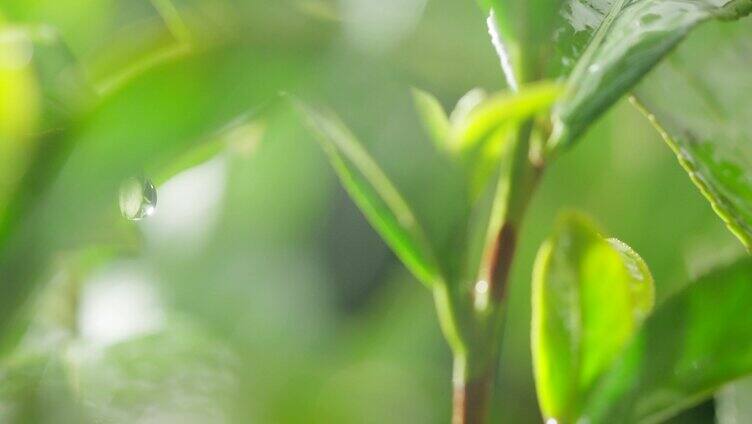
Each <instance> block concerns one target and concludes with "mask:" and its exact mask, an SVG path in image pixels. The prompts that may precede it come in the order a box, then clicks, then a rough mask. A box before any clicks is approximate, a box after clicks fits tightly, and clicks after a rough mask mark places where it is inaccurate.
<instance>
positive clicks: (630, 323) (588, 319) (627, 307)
mask: <svg viewBox="0 0 752 424" xmlns="http://www.w3.org/2000/svg"><path fill="white" fill-rule="evenodd" d="M652 306H653V278H652V276H651V274H650V272H649V271H648V269H647V266H646V265H645V263H644V262H643V261H642V259H640V257H639V256H637V254H636V253H634V251H632V250H631V249H630V248H629V247H627V246H626V245H624V244H623V243H622V242H619V241H614V240H613V239H612V240H605V239H603V238H602V237H601V236H600V235H599V233H598V231H597V230H596V229H595V227H594V226H593V225H592V224H591V223H590V222H589V221H588V220H587V219H586V218H584V217H582V216H580V215H574V214H568V215H564V216H562V217H561V218H560V220H559V223H558V226H557V228H556V231H555V233H554V235H553V236H552V237H551V238H550V239H549V240H548V241H547V242H545V244H544V245H543V246H542V247H541V249H540V251H539V253H538V257H537V260H536V264H535V270H534V275H533V322H532V347H533V358H534V367H535V377H536V386H537V390H538V398H539V401H540V404H541V408H542V410H543V413H544V415H545V416H546V418H554V419H556V420H557V421H559V422H572V421H573V419H574V418H575V417H577V415H578V414H579V411H580V408H581V405H582V401H583V399H584V397H585V395H586V394H587V393H588V392H589V391H590V390H591V388H592V385H593V383H594V382H595V381H596V379H597V378H598V377H599V376H600V375H601V373H602V372H603V371H604V370H605V369H607V367H608V366H609V364H610V363H611V361H612V360H613V359H614V358H615V357H616V355H617V354H618V353H619V352H620V350H621V349H622V348H623V347H624V345H625V344H626V343H627V342H628V341H629V339H630V338H631V337H632V335H633V334H634V333H635V331H636V330H637V328H638V327H639V325H640V324H641V322H642V321H643V320H644V319H645V317H646V316H647V314H648V313H649V312H650V310H651V308H652Z"/></svg>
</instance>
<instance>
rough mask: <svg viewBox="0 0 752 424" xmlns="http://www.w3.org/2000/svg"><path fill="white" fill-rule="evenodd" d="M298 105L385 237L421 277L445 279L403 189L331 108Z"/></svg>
mask: <svg viewBox="0 0 752 424" xmlns="http://www.w3.org/2000/svg"><path fill="white" fill-rule="evenodd" d="M294 104H295V106H296V107H297V109H298V110H299V111H300V113H301V115H302V116H303V118H304V119H305V122H306V124H307V125H308V127H309V128H310V129H311V131H312V132H313V133H314V134H316V136H317V138H318V140H319V141H320V142H321V146H322V147H323V149H324V151H325V152H326V154H327V155H328V156H329V160H330V162H331V164H332V167H333V168H334V170H335V171H336V173H337V175H338V176H339V179H340V181H341V182H342V185H343V186H344V187H345V189H346V190H347V192H348V193H349V194H350V196H351V197H352V199H353V200H354V201H355V203H356V204H357V205H358V207H359V208H360V210H361V211H362V212H363V214H364V215H365V216H366V218H367V219H368V221H369V222H370V223H371V225H373V227H374V228H375V229H376V231H378V232H379V234H380V235H381V237H383V238H384V240H385V241H386V243H387V244H388V245H389V247H391V248H392V250H393V251H394V252H395V254H397V256H398V257H399V258H400V259H401V260H402V262H403V263H404V264H405V266H406V267H407V268H408V269H409V270H410V271H411V272H412V273H413V274H414V275H415V277H416V278H418V280H420V281H422V282H423V283H424V284H426V285H427V286H430V285H432V284H434V283H436V282H437V281H440V280H441V279H442V276H441V272H440V271H439V266H438V264H437V262H436V259H435V256H434V252H433V251H432V249H431V247H430V245H429V243H428V241H427V239H426V236H425V233H424V231H423V229H422V228H421V227H420V224H419V223H418V221H417V219H416V218H415V215H414V214H413V212H412V211H411V210H410V207H409V206H408V205H407V203H406V202H405V200H404V199H403V198H402V196H401V195H400V193H399V192H398V191H397V189H396V188H395V187H394V185H393V184H392V183H391V182H390V181H389V179H388V178H387V176H386V175H385V174H384V172H383V171H382V170H381V168H379V166H378V165H377V164H376V162H374V160H373V159H372V158H371V156H370V155H369V154H368V152H367V151H366V150H365V149H364V148H363V146H362V145H361V144H360V142H358V140H357V139H356V138H355V136H354V135H353V134H352V133H351V132H350V131H349V130H348V129H347V128H346V127H345V125H344V124H343V123H342V122H341V121H340V120H339V119H338V118H337V117H335V116H334V115H333V113H330V112H322V111H319V110H316V109H314V108H312V107H310V106H308V105H306V104H304V103H302V102H300V101H294Z"/></svg>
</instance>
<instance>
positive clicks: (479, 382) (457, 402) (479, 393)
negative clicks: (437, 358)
mask: <svg viewBox="0 0 752 424" xmlns="http://www.w3.org/2000/svg"><path fill="white" fill-rule="evenodd" d="M493 374H494V373H493V372H490V370H489V372H487V373H485V374H484V375H481V376H479V377H476V378H473V379H471V380H468V381H457V382H455V384H454V395H453V399H452V424H481V423H483V422H485V421H486V419H487V418H488V416H487V415H488V403H489V398H490V397H491V385H492V384H493V380H494V378H493Z"/></svg>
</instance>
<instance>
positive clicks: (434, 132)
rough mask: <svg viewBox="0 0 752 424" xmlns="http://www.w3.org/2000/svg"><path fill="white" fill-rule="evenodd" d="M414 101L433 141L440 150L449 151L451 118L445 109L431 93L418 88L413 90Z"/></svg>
mask: <svg viewBox="0 0 752 424" xmlns="http://www.w3.org/2000/svg"><path fill="white" fill-rule="evenodd" d="M413 101H414V102H415V108H416V109H417V111H418V115H419V116H420V119H421V121H422V123H423V127H424V128H425V130H426V132H427V133H428V135H429V136H430V137H431V141H433V142H434V144H435V145H436V148H437V149H438V150H440V151H445V150H447V149H448V148H449V145H448V141H449V117H448V116H447V114H446V112H445V111H444V107H443V106H441V103H440V102H439V100H438V99H437V98H436V97H434V96H433V95H432V94H431V93H429V92H427V91H423V90H420V89H417V88H414V89H413Z"/></svg>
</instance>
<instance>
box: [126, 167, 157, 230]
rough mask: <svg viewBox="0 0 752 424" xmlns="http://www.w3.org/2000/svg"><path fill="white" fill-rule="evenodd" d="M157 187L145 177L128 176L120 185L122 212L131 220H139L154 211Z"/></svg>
mask: <svg viewBox="0 0 752 424" xmlns="http://www.w3.org/2000/svg"><path fill="white" fill-rule="evenodd" d="M156 207H157V189H156V188H154V184H152V182H151V180H149V179H148V178H144V177H133V178H128V179H127V180H125V181H124V182H123V184H122V185H121V186H120V213H122V214H123V216H124V217H125V218H127V219H129V220H131V221H138V220H140V219H143V218H146V217H147V216H149V215H151V214H153V213H154V210H155V209H156Z"/></svg>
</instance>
